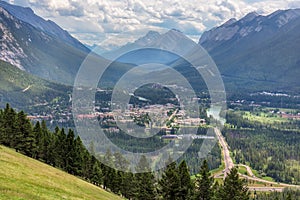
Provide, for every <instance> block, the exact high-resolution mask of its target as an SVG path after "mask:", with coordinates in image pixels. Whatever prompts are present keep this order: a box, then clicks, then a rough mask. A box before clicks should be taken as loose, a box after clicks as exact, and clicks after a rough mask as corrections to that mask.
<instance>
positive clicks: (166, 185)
mask: <svg viewBox="0 0 300 200" xmlns="http://www.w3.org/2000/svg"><path fill="white" fill-rule="evenodd" d="M159 186H160V188H159V191H160V194H161V196H162V197H163V199H164V200H177V199H179V192H180V188H179V187H180V180H179V176H178V173H177V168H176V163H175V162H172V163H171V164H169V165H168V166H167V168H166V170H165V171H164V173H163V175H162V178H161V179H160V181H159Z"/></svg>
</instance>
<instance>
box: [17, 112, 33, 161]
mask: <svg viewBox="0 0 300 200" xmlns="http://www.w3.org/2000/svg"><path fill="white" fill-rule="evenodd" d="M14 142H16V146H15V148H16V150H17V151H20V152H22V153H24V154H25V155H27V156H30V157H33V156H34V154H35V152H36V145H35V138H34V134H33V131H32V126H31V123H30V121H29V119H27V116H26V115H25V113H24V112H23V111H21V112H19V113H18V114H17V131H16V133H15V139H14Z"/></svg>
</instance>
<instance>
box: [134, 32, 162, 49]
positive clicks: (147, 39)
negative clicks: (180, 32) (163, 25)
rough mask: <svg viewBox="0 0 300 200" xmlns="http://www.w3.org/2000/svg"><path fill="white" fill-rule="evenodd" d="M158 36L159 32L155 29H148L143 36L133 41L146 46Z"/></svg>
mask: <svg viewBox="0 0 300 200" xmlns="http://www.w3.org/2000/svg"><path fill="white" fill-rule="evenodd" d="M159 37H160V34H159V33H158V32H156V31H149V32H148V33H147V34H146V35H145V36H144V37H141V38H139V39H138V40H136V41H135V43H136V44H139V45H141V46H146V45H149V44H151V43H152V42H153V41H154V40H156V39H157V38H159Z"/></svg>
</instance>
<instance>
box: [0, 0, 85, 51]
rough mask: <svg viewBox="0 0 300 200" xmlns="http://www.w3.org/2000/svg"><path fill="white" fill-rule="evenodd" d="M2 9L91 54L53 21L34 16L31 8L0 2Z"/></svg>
mask: <svg viewBox="0 0 300 200" xmlns="http://www.w3.org/2000/svg"><path fill="white" fill-rule="evenodd" d="M0 7H2V8H4V9H5V10H6V11H8V12H9V13H10V14H11V15H13V16H14V17H15V18H17V19H18V20H20V21H23V22H26V23H28V24H30V25H32V26H34V27H35V28H36V29H38V30H40V31H43V32H45V33H47V34H49V35H51V36H54V37H56V38H59V39H61V40H63V41H64V42H66V43H67V44H69V45H71V46H73V47H75V48H77V49H81V50H82V51H85V52H89V49H88V48H87V47H86V46H84V45H83V44H81V43H80V42H79V41H78V40H77V39H75V38H73V37H72V36H71V35H70V34H69V33H68V32H67V31H65V30H63V29H62V28H60V27H59V26H58V25H57V24H56V23H54V22H53V21H51V20H47V21H46V20H45V19H43V18H41V17H39V16H37V15H36V14H34V12H33V10H32V9H31V8H24V7H21V6H16V5H11V4H9V3H6V2H4V1H0Z"/></svg>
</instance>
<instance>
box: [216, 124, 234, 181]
mask: <svg viewBox="0 0 300 200" xmlns="http://www.w3.org/2000/svg"><path fill="white" fill-rule="evenodd" d="M215 133H216V135H217V137H218V140H219V143H220V145H221V147H222V151H223V156H224V162H225V169H224V170H223V174H224V178H225V177H226V175H227V174H228V173H229V171H230V169H231V168H233V167H234V164H233V161H232V159H231V157H230V153H229V149H228V144H227V142H226V141H225V138H224V137H223V136H222V133H221V131H220V130H219V129H218V128H215Z"/></svg>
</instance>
